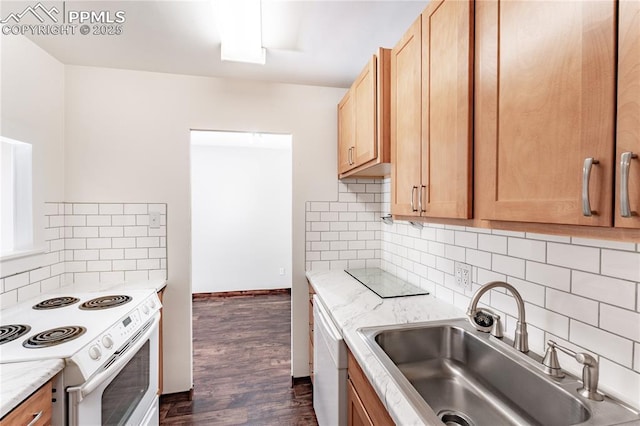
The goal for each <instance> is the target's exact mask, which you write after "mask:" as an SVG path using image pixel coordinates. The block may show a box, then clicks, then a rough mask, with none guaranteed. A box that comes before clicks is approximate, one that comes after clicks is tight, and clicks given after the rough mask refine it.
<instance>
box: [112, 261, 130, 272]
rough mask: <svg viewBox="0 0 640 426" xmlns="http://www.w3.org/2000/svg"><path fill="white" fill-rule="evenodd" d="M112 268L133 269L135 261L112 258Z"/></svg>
mask: <svg viewBox="0 0 640 426" xmlns="http://www.w3.org/2000/svg"><path fill="white" fill-rule="evenodd" d="M112 268H113V270H114V271H135V270H136V261H135V259H130V260H114V261H112Z"/></svg>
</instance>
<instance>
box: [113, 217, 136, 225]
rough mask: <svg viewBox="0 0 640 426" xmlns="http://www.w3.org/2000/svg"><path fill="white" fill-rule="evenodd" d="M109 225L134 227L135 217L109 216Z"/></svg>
mask: <svg viewBox="0 0 640 426" xmlns="http://www.w3.org/2000/svg"><path fill="white" fill-rule="evenodd" d="M111 225H112V226H135V225H137V223H136V216H135V215H113V216H111Z"/></svg>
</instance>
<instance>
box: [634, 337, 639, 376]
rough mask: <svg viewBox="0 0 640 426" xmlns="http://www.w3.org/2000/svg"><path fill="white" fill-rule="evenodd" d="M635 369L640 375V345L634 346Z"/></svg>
mask: <svg viewBox="0 0 640 426" xmlns="http://www.w3.org/2000/svg"><path fill="white" fill-rule="evenodd" d="M633 369H634V370H636V371H637V372H639V373H640V343H638V342H635V343H634V344H633Z"/></svg>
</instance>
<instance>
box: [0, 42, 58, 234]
mask: <svg viewBox="0 0 640 426" xmlns="http://www.w3.org/2000/svg"><path fill="white" fill-rule="evenodd" d="M0 50H1V53H2V54H1V62H2V66H1V74H2V76H1V86H0V87H1V98H2V101H1V110H0V115H1V116H2V119H1V122H0V134H2V136H5V137H8V138H11V139H15V140H18V141H21V142H27V143H30V144H31V145H32V146H33V205H34V212H33V213H34V214H33V218H34V240H35V242H36V244H37V245H39V246H40V247H42V245H43V242H44V235H43V230H44V226H45V225H44V202H45V201H60V200H62V199H63V198H64V180H63V179H64V172H63V170H64V65H63V64H62V63H60V62H58V61H57V60H56V59H54V58H53V57H52V56H50V55H49V54H48V53H46V52H45V51H43V50H42V49H40V48H39V47H38V46H36V45H35V44H33V43H32V42H31V41H30V40H28V39H27V38H25V37H22V36H6V35H4V36H2V37H0Z"/></svg>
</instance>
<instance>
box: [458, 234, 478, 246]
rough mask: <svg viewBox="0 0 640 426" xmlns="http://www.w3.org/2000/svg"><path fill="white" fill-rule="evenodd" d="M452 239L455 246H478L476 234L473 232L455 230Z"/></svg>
mask: <svg viewBox="0 0 640 426" xmlns="http://www.w3.org/2000/svg"><path fill="white" fill-rule="evenodd" d="M454 240H455V244H456V245H457V246H462V247H467V248H470V249H475V248H478V234H476V233H475V232H464V231H455V233H454Z"/></svg>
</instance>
